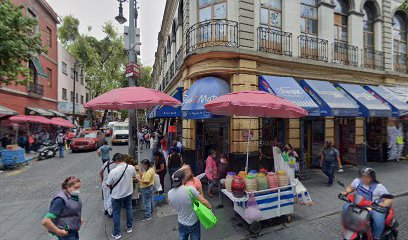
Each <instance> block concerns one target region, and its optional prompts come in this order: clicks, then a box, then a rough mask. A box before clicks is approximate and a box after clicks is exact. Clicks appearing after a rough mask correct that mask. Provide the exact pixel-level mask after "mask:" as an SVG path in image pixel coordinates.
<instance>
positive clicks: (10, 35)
mask: <svg viewBox="0 0 408 240" xmlns="http://www.w3.org/2000/svg"><path fill="white" fill-rule="evenodd" d="M37 24H38V22H37V20H36V19H34V18H31V17H27V16H23V10H22V7H19V6H15V5H14V4H13V3H12V2H11V1H10V0H0V85H9V84H13V83H14V84H23V85H26V84H27V83H28V82H29V81H30V80H31V79H30V70H29V68H28V64H27V62H28V61H29V60H30V58H32V57H33V54H41V53H44V52H45V48H43V47H42V43H41V35H40V34H38V33H35V31H34V29H35V28H36V26H37Z"/></svg>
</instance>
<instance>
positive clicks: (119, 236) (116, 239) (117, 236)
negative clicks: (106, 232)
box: [112, 233, 122, 240]
mask: <svg viewBox="0 0 408 240" xmlns="http://www.w3.org/2000/svg"><path fill="white" fill-rule="evenodd" d="M112 237H113V239H115V240H118V239H121V238H122V236H121V235H120V234H119V235H116V236H115V235H113V233H112Z"/></svg>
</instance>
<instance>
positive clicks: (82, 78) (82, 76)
mask: <svg viewBox="0 0 408 240" xmlns="http://www.w3.org/2000/svg"><path fill="white" fill-rule="evenodd" d="M81 84H82V85H84V75H83V74H81Z"/></svg>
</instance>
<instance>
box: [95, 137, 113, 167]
mask: <svg viewBox="0 0 408 240" xmlns="http://www.w3.org/2000/svg"><path fill="white" fill-rule="evenodd" d="M112 150H113V149H112V147H111V146H109V144H108V141H106V140H105V141H104V142H103V145H102V146H101V147H100V148H99V149H98V156H100V157H101V158H102V164H104V163H105V162H107V161H109V160H110V152H111V151H112Z"/></svg>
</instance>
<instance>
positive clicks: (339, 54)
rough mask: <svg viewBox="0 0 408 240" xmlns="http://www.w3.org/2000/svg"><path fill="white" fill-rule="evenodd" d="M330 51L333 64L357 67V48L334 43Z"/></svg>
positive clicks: (342, 43)
mask: <svg viewBox="0 0 408 240" xmlns="http://www.w3.org/2000/svg"><path fill="white" fill-rule="evenodd" d="M332 50H333V59H332V62H333V63H337V64H342V65H351V66H358V47H356V46H353V45H349V44H347V43H344V42H334V43H333V44H332Z"/></svg>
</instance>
